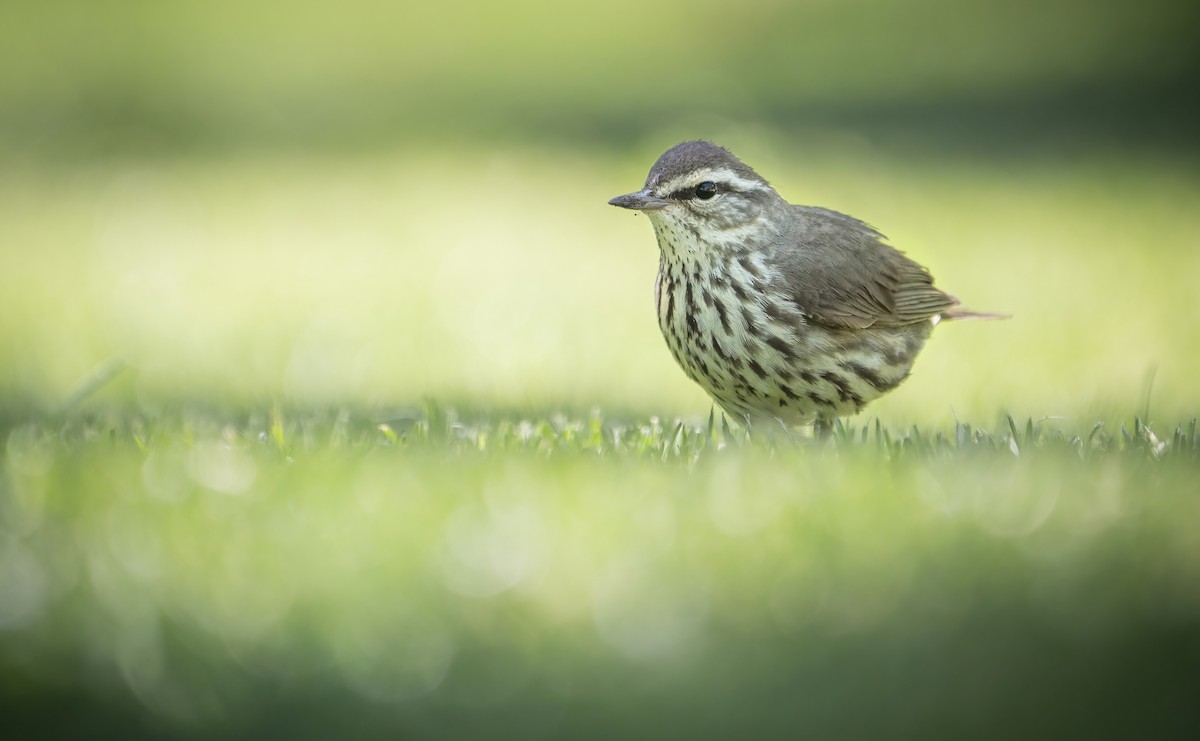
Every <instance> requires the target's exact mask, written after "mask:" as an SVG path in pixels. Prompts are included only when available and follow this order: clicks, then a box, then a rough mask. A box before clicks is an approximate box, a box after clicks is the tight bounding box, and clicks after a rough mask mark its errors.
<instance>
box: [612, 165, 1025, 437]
mask: <svg viewBox="0 0 1200 741" xmlns="http://www.w3.org/2000/svg"><path fill="white" fill-rule="evenodd" d="M609 203H610V204H611V205H613V206H618V207H620V208H625V209H631V210H634V211H638V212H641V213H644V214H645V215H646V216H648V217H649V219H650V223H651V224H652V225H653V227H654V233H655V236H656V237H657V240H658V247H659V264H658V276H657V279H656V280H655V284H654V293H655V305H656V307H657V311H658V324H659V328H660V329H661V330H662V334H663V337H664V338H665V339H666V342H667V347H668V348H669V349H670V352H671V354H672V355H673V356H674V358H675V360H676V361H677V362H678V363H679V365H680V367H682V369H683V371H684V373H686V374H687V376H688V377H689V378H691V379H692V380H693V381H695V382H696V383H697V384H699V385H700V386H701V387H702V388H703V389H704V390H705V391H706V392H707V393H708V394H709V396H711V397H712V399H713V400H714V401H715V402H716V404H717V405H718V406H720V407H721V409H722V410H724V412H725V413H726V414H727V415H729V416H730V417H732V418H733V419H735V420H738V421H741V422H742V423H744V424H745V425H747V426H748V427H751V428H753V427H755V426H762V425H764V424H771V425H774V424H781V425H783V426H784V427H785V428H791V427H805V426H810V427H811V426H815V429H821V426H822V425H824V426H825V429H829V428H830V427H831V426H832V423H833V419H834V418H836V417H842V416H848V415H853V414H857V413H859V412H860V411H862V409H863V408H864V407H865V406H866V405H867V404H868V403H870V402H871V401H874V400H875V399H877V398H879V397H880V396H882V395H883V394H885V393H887V392H889V391H891V390H893V389H895V388H896V387H897V386H899V385H900V384H901V383H902V382H903V381H904V380H905V379H906V378H908V376H909V373H910V370H911V368H912V365H913V361H914V360H915V359H916V356H917V353H918V352H919V351H920V350H921V348H922V347H923V346H924V345H925V341H926V340H927V339H928V338H929V335H930V332H932V330H933V328H934V325H936V324H937V323H938V322H939V321H944V320H950V319H998V318H1005V317H1006V315H1003V314H993V313H984V312H975V311H970V310H967V309H964V308H962V307H961V306H960V305H959V300H958V299H957V298H955V297H954V296H952V295H950V294H949V293H945V292H944V291H942V290H940V289H939V288H936V287H935V286H934V284H933V283H934V281H933V277H932V275H931V274H930V272H929V270H927V269H926V268H925V267H923V266H921V265H920V264H918V263H916V262H915V261H913V260H912V259H910V258H908V257H907V256H905V255H904V253H902V252H900V251H899V250H897V249H896V248H894V247H892V246H891V245H889V244H887V243H886V242H885V241H884V240H885V237H884V236H883V234H881V233H880V232H879V231H877V230H876V229H875V228H873V227H871V226H869V225H868V224H866V223H864V222H862V221H859V220H858V219H856V218H853V217H851V216H847V215H846V214H843V213H839V212H837V211H833V210H830V209H826V208H820V207H815V206H801V205H793V204H791V203H789V202H788V201H787V200H785V199H784V198H783V197H782V196H781V195H780V194H779V193H778V192H777V191H776V190H775V188H773V187H772V186H771V184H770V183H769V182H768V181H767V180H765V179H764V178H763V177H762V176H760V175H759V174H758V173H757V172H755V171H754V170H753V169H751V168H750V167H749V166H748V165H746V164H745V163H744V162H742V161H741V160H740V159H738V158H737V157H736V156H735V155H734V154H733V153H732V152H730V151H729V150H727V149H725V148H723V147H720V146H718V145H716V144H713V143H712V142H708V141H685V142H682V143H680V144H677V145H675V146H673V147H671V148H670V149H668V150H667V151H666V152H665V153H663V155H662V156H661V157H659V158H658V160H657V161H656V162H655V163H654V166H653V167H651V168H650V173H649V175H648V176H647V178H646V182H645V185H644V186H643V187H642V189H641V190H638V191H635V192H632V193H627V194H625V195H621V196H617V197H616V198H613V199H612V200H610V201H609Z"/></svg>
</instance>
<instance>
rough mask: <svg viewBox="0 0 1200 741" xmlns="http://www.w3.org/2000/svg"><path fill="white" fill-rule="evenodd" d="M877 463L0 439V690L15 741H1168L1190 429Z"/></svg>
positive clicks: (813, 454) (604, 444)
mask: <svg viewBox="0 0 1200 741" xmlns="http://www.w3.org/2000/svg"><path fill="white" fill-rule="evenodd" d="M1026 427H1028V429H1026ZM866 432H867V434H866V435H865V436H863V435H860V430H858V429H852V428H846V429H842V430H839V431H838V433H837V434H836V435H835V436H834V437H833V438H832V439H831V440H830V441H828V442H826V443H824V444H814V443H809V444H801V445H798V446H797V445H796V444H793V443H789V442H786V441H784V440H780V439H776V440H774V441H763V440H759V441H748V440H744V439H743V438H742V437H741V436H740V435H734V436H732V437H728V436H726V434H725V433H723V432H722V431H721V429H720V427H719V426H716V428H715V429H713V430H709V429H708V428H707V427H706V426H698V427H692V426H689V425H682V426H677V425H673V424H663V423H660V422H658V421H657V420H654V421H650V422H637V421H626V420H620V419H608V418H604V417H600V416H592V417H590V418H587V419H572V418H562V417H560V418H556V419H548V420H538V419H531V420H519V419H500V420H492V421H478V420H471V419H460V418H457V417H456V416H455V415H453V414H452V413H449V412H448V411H447V410H443V409H439V408H436V407H428V408H426V409H425V410H423V411H421V412H419V413H417V414H415V415H413V416H410V417H407V418H403V419H397V420H393V421H392V422H391V423H390V424H389V425H388V426H386V427H379V426H376V424H375V423H374V422H373V421H372V420H371V419H370V418H369V417H364V416H363V415H362V413H360V412H358V411H355V410H349V409H342V410H329V411H328V412H324V413H315V414H314V413H313V412H311V411H309V412H301V411H297V410H288V409H281V408H276V409H275V410H273V411H264V410H249V411H243V412H241V413H228V412H225V413H222V412H217V411H215V410H205V409H201V408H195V407H193V408H190V409H187V410H182V411H177V412H173V413H169V414H166V415H163V416H159V417H154V416H129V415H126V414H118V415H115V416H114V415H85V416H77V415H70V416H67V417H63V418H60V419H58V420H56V421H54V423H53V424H43V423H37V424H23V425H19V426H16V427H11V428H9V429H7V430H4V433H5V435H4V436H5V438H6V449H5V456H4V458H3V472H4V476H3V479H0V481H3V482H4V487H3V489H0V494H3V496H2V497H0V537H2V544H3V549H4V554H5V555H4V558H3V559H2V560H0V564H2V567H0V586H2V588H3V590H4V593H5V595H6V599H5V601H4V602H3V606H2V607H0V671H2V672H3V675H4V677H5V682H6V684H8V685H9V686H10V689H11V690H15V691H16V692H17V693H18V694H17V695H16V696H17V697H20V693H25V695H26V696H27V697H29V698H30V700H29V701H26V702H22V703H20V704H15V705H13V706H12V708H11V711H9V712H8V713H7V717H8V718H9V721H10V722H11V723H13V724H14V725H15V727H17V728H22V727H25V728H30V729H34V730H37V731H42V732H55V733H58V734H60V735H61V734H62V733H67V732H70V731H72V730H74V731H79V730H81V728H80V726H78V725H76V724H79V723H84V724H86V725H85V726H84V727H86V729H87V731H88V732H89V733H110V734H112V733H119V734H121V735H123V736H134V737H138V736H142V735H150V736H158V735H164V734H169V735H172V736H179V737H201V736H202V737H213V736H223V737H239V738H240V737H246V738H249V737H260V736H261V735H262V734H263V733H267V732H272V733H287V734H288V735H289V736H291V735H298V736H300V737H307V738H322V737H328V736H329V735H330V734H333V733H337V734H338V735H351V736H356V737H357V736H372V737H374V736H379V735H390V734H393V733H395V732H402V733H403V734H404V735H406V736H413V737H433V738H444V737H446V736H447V735H456V736H457V735H479V734H486V735H489V736H501V737H521V738H527V737H531V736H534V737H568V736H569V737H585V738H612V737H614V736H626V735H629V734H635V735H641V734H648V735H655V736H657V735H670V736H677V735H687V736H689V737H690V736H697V737H705V738H718V737H720V738H725V737H729V736H730V735H733V734H741V733H745V734H750V735H761V734H775V733H785V732H786V733H792V732H794V731H795V730H796V729H805V730H807V731H809V732H811V733H813V734H815V735H819V736H830V735H841V734H850V735H865V736H871V737H878V736H880V735H886V736H888V737H892V738H929V737H961V736H963V735H967V736H971V737H978V738H1012V737H1013V736H1014V735H1019V736H1022V737H1046V736H1050V735H1062V730H1061V729H1062V728H1069V729H1070V732H1068V733H1066V735H1068V736H1078V737H1088V738H1095V737H1098V736H1099V737H1123V736H1127V735H1128V734H1129V733H1134V732H1139V733H1150V734H1152V735H1154V736H1155V737H1156V738H1164V737H1180V738H1182V737H1185V736H1184V735H1180V734H1181V732H1182V731H1183V729H1184V728H1186V727H1187V724H1188V723H1190V722H1191V721H1193V720H1194V718H1195V712H1194V704H1193V703H1192V702H1191V698H1190V695H1189V694H1188V693H1187V692H1185V691H1183V689H1182V688H1184V687H1186V686H1188V684H1189V683H1190V682H1194V680H1195V678H1196V666H1197V665H1196V662H1195V659H1196V656H1197V654H1196V651H1197V650H1198V648H1200V644H1198V643H1197V634H1196V630H1195V626H1196V619H1197V617H1198V613H1200V594H1198V593H1197V591H1196V588H1195V584H1196V583H1197V581H1196V579H1197V577H1198V576H1200V574H1198V573H1197V568H1198V567H1200V558H1197V556H1198V555H1200V542H1198V541H1197V538H1196V535H1195V528H1194V527H1193V526H1192V525H1193V523H1194V521H1195V517H1196V516H1197V515H1198V514H1200V511H1198V507H1200V499H1198V498H1197V496H1196V494H1197V492H1196V488H1195V481H1196V475H1197V463H1198V462H1200V458H1198V457H1197V456H1198V455H1200V439H1198V438H1197V432H1196V429H1195V423H1194V421H1193V422H1191V423H1190V424H1185V425H1184V426H1182V427H1181V428H1180V430H1179V431H1178V433H1177V434H1176V435H1174V436H1172V435H1171V434H1169V430H1160V431H1159V435H1158V436H1157V437H1156V436H1155V435H1154V433H1152V432H1151V431H1150V430H1149V429H1148V428H1145V427H1144V426H1141V425H1140V424H1139V425H1136V426H1134V429H1133V430H1132V431H1126V432H1125V433H1120V432H1118V431H1116V430H1111V431H1109V430H1098V431H1091V432H1089V431H1088V430H1086V429H1077V430H1071V429H1070V428H1067V429H1061V428H1057V427H1055V426H1054V425H1053V423H1051V424H1049V425H1042V424H1039V425H1034V424H1033V423H1032V421H1031V422H1030V423H1029V424H1028V426H1026V425H1025V424H1017V423H1014V424H1013V425H1012V428H1011V429H1009V428H1004V429H998V430H994V431H983V430H979V431H976V430H969V429H962V428H960V429H957V430H952V431H938V432H939V434H937V435H934V434H930V433H928V432H926V433H918V432H915V431H909V432H904V431H901V430H890V431H889V430H887V429H886V428H885V429H872V428H868V429H867V430H866ZM943 432H944V433H945V434H940V433H943ZM1164 433H1168V434H1164ZM1159 438H1161V440H1160V439H1159ZM1014 450H1015V451H1016V453H1017V454H1015V455H1014ZM697 698H709V699H707V701H706V702H703V703H699V704H697ZM1103 698H1119V700H1120V701H1119V702H1111V703H1104V702H1102V701H1101V700H1102V699H1103ZM89 708H91V709H89ZM81 709H82V711H83V712H82V713H81ZM147 723H149V725H146V724H147Z"/></svg>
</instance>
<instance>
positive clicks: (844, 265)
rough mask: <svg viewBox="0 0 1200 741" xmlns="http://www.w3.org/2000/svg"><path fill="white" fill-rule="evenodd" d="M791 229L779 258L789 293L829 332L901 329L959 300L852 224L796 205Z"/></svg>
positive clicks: (833, 213) (841, 216)
mask: <svg viewBox="0 0 1200 741" xmlns="http://www.w3.org/2000/svg"><path fill="white" fill-rule="evenodd" d="M793 209H795V215H796V216H797V217H798V218H796V219H794V220H793V223H794V225H795V226H794V228H793V229H791V230H790V231H789V232H788V233H787V234H786V235H784V236H785V238H784V239H783V240H782V244H784V245H786V247H785V248H784V249H781V250H780V251H779V252H778V253H777V254H776V256H775V257H776V260H777V264H778V267H779V268H780V269H781V272H782V274H783V277H784V281H785V284H786V290H787V292H788V293H790V294H791V296H792V299H793V300H794V301H795V302H796V304H797V305H798V306H799V307H800V310H801V311H802V312H804V314H805V315H806V316H807V317H808V318H809V319H810V321H814V322H817V323H819V324H824V325H826V326H830V327H843V328H850V329H865V328H867V327H900V326H904V325H907V324H916V323H918V322H923V321H927V320H929V319H931V318H933V317H935V316H937V315H939V314H941V313H942V312H944V311H946V310H947V309H949V308H951V307H953V306H956V305H957V304H958V299H957V298H955V297H954V296H951V295H950V294H948V293H943V292H942V291H940V290H938V289H937V288H934V287H933V276H931V275H930V274H929V271H928V270H926V269H925V268H923V267H921V266H920V265H918V264H917V263H915V262H913V261H912V260H910V259H908V258H907V257H905V256H904V254H903V253H902V252H900V251H899V250H897V249H895V248H893V247H891V246H889V245H886V244H884V243H883V241H882V239H883V235H881V234H880V233H879V232H877V231H875V230H874V229H872V228H871V227H869V226H867V225H866V224H864V223H863V222H861V221H858V220H857V219H854V218H851V217H849V216H846V215H845V214H840V213H837V212H836V211H829V210H826V209H821V208H811V207H807V206H793Z"/></svg>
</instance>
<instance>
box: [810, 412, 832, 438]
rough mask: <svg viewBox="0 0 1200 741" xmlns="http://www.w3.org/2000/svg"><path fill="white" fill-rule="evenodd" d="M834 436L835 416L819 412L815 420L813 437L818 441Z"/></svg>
mask: <svg viewBox="0 0 1200 741" xmlns="http://www.w3.org/2000/svg"><path fill="white" fill-rule="evenodd" d="M832 436H833V417H831V416H829V415H827V414H821V413H820V412H818V413H817V418H816V419H814V420H813V437H814V438H815V439H817V440H818V441H825V440H828V439H829V438H831V437H832Z"/></svg>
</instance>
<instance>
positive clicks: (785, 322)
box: [655, 264, 932, 424]
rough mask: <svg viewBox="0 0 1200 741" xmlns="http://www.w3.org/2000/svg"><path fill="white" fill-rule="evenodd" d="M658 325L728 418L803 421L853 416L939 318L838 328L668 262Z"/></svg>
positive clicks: (907, 362) (897, 378)
mask: <svg viewBox="0 0 1200 741" xmlns="http://www.w3.org/2000/svg"><path fill="white" fill-rule="evenodd" d="M655 288H656V291H655V293H656V303H657V309H658V320H659V327H660V329H661V330H662V333H663V337H664V338H665V339H666V341H667V346H668V347H669V348H670V350H671V354H672V355H673V356H674V357H675V360H676V361H677V362H678V363H679V365H680V366H681V367H682V368H683V370H684V372H685V373H687V375H688V376H689V377H690V378H692V380H694V381H695V382H696V383H698V384H699V385H700V386H701V387H702V388H703V389H704V390H705V391H707V392H708V394H709V395H710V396H712V397H713V398H714V399H715V400H716V401H717V403H718V404H720V405H721V407H722V408H723V409H724V410H725V411H726V412H727V413H729V414H730V415H731V416H733V417H735V418H739V419H743V420H755V419H764V418H766V419H779V420H782V421H784V422H786V423H788V424H803V423H806V422H808V421H811V419H812V418H813V417H814V416H816V415H818V414H821V415H824V416H843V415H848V414H855V413H857V412H858V411H860V410H861V409H862V407H863V406H864V405H865V404H867V403H868V402H870V401H872V400H873V399H876V398H878V397H879V396H880V395H882V394H883V393H885V392H887V391H889V390H891V389H892V388H894V387H895V386H897V385H898V384H899V383H900V382H901V381H902V380H903V379H904V378H905V376H907V374H908V370H909V368H910V367H911V365H912V361H913V358H914V357H915V356H916V353H917V351H918V350H919V349H920V347H921V345H923V344H924V341H925V338H926V337H927V336H928V334H929V330H930V329H931V328H932V326H931V325H930V324H928V323H924V324H923V325H921V326H918V325H914V326H913V327H898V328H888V329H866V330H839V329H830V328H827V327H824V326H821V325H813V324H809V323H808V322H807V321H806V320H805V318H804V316H803V314H802V313H801V312H800V310H799V308H798V307H797V306H796V305H795V303H794V302H792V301H791V300H790V299H788V298H787V297H785V296H781V295H778V294H772V293H769V292H765V293H764V292H759V293H757V294H756V293H752V292H750V291H748V290H745V289H743V290H740V291H738V290H735V289H734V287H733V285H732V284H731V282H730V281H729V280H728V279H717V280H706V279H705V273H704V272H703V271H701V270H698V269H693V268H692V267H691V266H688V265H686V264H674V265H672V264H664V265H663V266H662V269H661V270H660V272H659V276H658V280H657V282H656V285H655Z"/></svg>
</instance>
